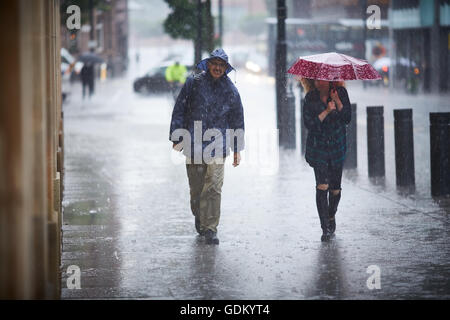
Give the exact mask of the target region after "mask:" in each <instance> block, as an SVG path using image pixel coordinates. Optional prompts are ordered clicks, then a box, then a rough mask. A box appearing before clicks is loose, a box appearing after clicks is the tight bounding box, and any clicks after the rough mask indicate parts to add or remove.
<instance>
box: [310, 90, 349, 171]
mask: <svg viewBox="0 0 450 320" xmlns="http://www.w3.org/2000/svg"><path fill="white" fill-rule="evenodd" d="M337 91H338V95H339V98H340V99H341V102H342V104H343V108H342V110H341V111H334V112H332V113H330V114H329V115H328V116H327V117H326V118H325V119H324V120H323V122H321V121H320V120H319V117H318V116H319V114H320V113H322V111H324V110H325V109H326V108H327V106H326V104H325V103H323V102H322V101H321V100H320V94H319V91H318V90H317V89H315V90H312V91H310V92H308V93H307V94H306V96H305V104H304V106H303V115H302V116H303V123H304V124H305V126H306V128H307V129H308V137H307V139H306V152H305V158H306V161H307V162H308V163H309V165H310V166H311V167H317V166H320V165H324V164H327V163H328V162H329V161H331V163H332V164H336V165H339V164H342V163H343V162H344V160H345V154H346V151H347V140H346V125H347V124H349V123H350V120H351V117H352V113H351V106H350V100H349V98H348V94H347V90H346V89H345V88H344V87H338V88H337Z"/></svg>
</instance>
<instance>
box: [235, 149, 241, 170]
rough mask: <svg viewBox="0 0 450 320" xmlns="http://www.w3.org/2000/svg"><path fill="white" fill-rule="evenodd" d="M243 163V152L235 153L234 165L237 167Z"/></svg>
mask: <svg viewBox="0 0 450 320" xmlns="http://www.w3.org/2000/svg"><path fill="white" fill-rule="evenodd" d="M240 163H241V154H240V153H239V152H235V153H234V161H233V167H237V166H238V165H239V164H240Z"/></svg>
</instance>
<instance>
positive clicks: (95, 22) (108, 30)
mask: <svg viewBox="0 0 450 320" xmlns="http://www.w3.org/2000/svg"><path fill="white" fill-rule="evenodd" d="M70 4H71V3H70V1H64V2H63V3H62V6H61V12H62V13H63V14H64V13H65V12H66V7H67V6H69V5H70ZM81 11H82V12H84V13H85V14H86V16H87V17H89V18H87V19H85V20H86V21H83V23H82V25H81V29H80V30H68V29H67V28H66V25H65V21H63V23H62V25H61V26H62V27H61V39H62V40H61V42H62V43H61V45H62V47H63V48H66V49H68V50H69V52H70V53H72V54H73V55H74V56H78V55H80V54H82V53H84V52H87V51H89V50H90V49H91V48H93V49H94V52H95V53H96V54H97V55H99V56H100V57H102V58H103V60H104V61H105V62H106V63H107V65H108V73H109V76H112V77H114V76H120V75H122V74H123V73H124V72H125V71H126V70H127V67H128V39H129V23H128V0H111V1H108V2H106V5H105V6H104V7H92V8H89V7H87V8H81ZM91 11H92V13H91Z"/></svg>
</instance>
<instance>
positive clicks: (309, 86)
mask: <svg viewBox="0 0 450 320" xmlns="http://www.w3.org/2000/svg"><path fill="white" fill-rule="evenodd" d="M330 82H331V84H333V85H334V86H335V87H344V88H345V82H344V81H330ZM300 83H301V84H302V86H303V89H305V92H306V93H308V92H310V91H312V90H314V89H315V88H316V86H315V85H314V79H308V78H300Z"/></svg>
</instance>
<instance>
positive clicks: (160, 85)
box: [133, 61, 193, 93]
mask: <svg viewBox="0 0 450 320" xmlns="http://www.w3.org/2000/svg"><path fill="white" fill-rule="evenodd" d="M173 63H174V62H173V61H172V62H168V61H166V62H164V63H162V64H161V65H159V66H157V67H155V68H153V69H151V70H150V71H149V72H147V73H146V74H145V75H143V76H142V77H139V78H137V79H136V80H134V83H133V89H134V91H135V92H138V93H165V92H170V91H171V90H172V87H171V85H170V83H169V82H168V81H167V80H166V69H167V68H168V67H169V66H171V65H172V64H173ZM186 69H187V73H188V74H190V73H191V72H192V71H193V67H192V66H186ZM186 76H187V75H186Z"/></svg>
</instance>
